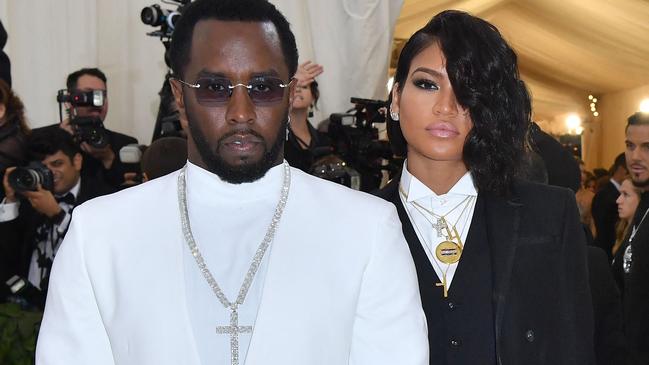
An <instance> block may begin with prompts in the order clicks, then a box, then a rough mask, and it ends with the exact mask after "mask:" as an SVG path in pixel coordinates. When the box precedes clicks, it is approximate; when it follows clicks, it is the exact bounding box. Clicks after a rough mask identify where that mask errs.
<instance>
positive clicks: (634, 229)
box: [629, 208, 649, 242]
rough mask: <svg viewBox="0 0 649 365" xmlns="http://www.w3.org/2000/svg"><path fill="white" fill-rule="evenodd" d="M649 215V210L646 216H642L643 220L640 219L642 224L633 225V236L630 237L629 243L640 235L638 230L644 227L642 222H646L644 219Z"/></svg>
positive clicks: (645, 213) (646, 211)
mask: <svg viewBox="0 0 649 365" xmlns="http://www.w3.org/2000/svg"><path fill="white" fill-rule="evenodd" d="M647 213H649V208H647V210H645V212H644V215H643V216H642V219H640V223H638V225H637V226H636V225H633V226H632V227H631V236H630V237H629V242H631V241H633V239H634V238H635V234H636V233H638V229H640V226H641V225H642V222H644V219H645V218H646V217H647Z"/></svg>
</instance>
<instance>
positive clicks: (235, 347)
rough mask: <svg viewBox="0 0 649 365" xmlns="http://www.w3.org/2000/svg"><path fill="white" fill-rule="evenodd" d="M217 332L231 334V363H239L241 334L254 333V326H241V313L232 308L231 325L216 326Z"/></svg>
mask: <svg viewBox="0 0 649 365" xmlns="http://www.w3.org/2000/svg"><path fill="white" fill-rule="evenodd" d="M216 333H218V334H221V335H230V363H231V364H232V365H239V334H240V333H252V326H239V314H238V313H237V311H236V309H232V312H231V313H230V325H229V326H216Z"/></svg>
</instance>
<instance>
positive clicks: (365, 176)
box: [314, 98, 399, 191]
mask: <svg viewBox="0 0 649 365" xmlns="http://www.w3.org/2000/svg"><path fill="white" fill-rule="evenodd" d="M350 101H351V102H352V103H353V104H354V107H353V108H351V109H350V110H348V111H347V112H346V113H342V114H338V113H336V114H331V116H330V117H329V120H330V122H329V131H328V134H329V137H330V138H331V140H332V142H333V148H334V154H336V155H337V156H339V157H340V158H341V160H342V161H344V162H345V165H346V166H348V168H351V169H353V170H354V171H355V172H357V174H358V175H359V176H360V186H359V189H360V190H362V191H372V190H375V189H378V188H379V187H380V185H381V180H382V179H383V171H387V172H388V174H389V175H390V176H392V175H393V174H394V172H396V171H398V170H399V165H398V163H396V162H395V161H394V158H393V154H392V150H391V148H390V143H389V142H388V141H381V140H379V130H378V128H376V127H375V124H378V123H385V122H386V120H385V111H386V110H387V103H386V102H385V101H382V100H371V99H361V98H351V100H350ZM349 119H351V122H345V120H349ZM318 168H320V166H317V165H316V166H314V170H316V171H317V170H318ZM321 171H324V170H323V169H321ZM322 177H324V178H326V177H325V176H322ZM353 179H354V177H353V176H352V177H351V180H352V181H353Z"/></svg>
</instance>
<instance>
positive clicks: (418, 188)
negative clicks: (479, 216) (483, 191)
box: [399, 160, 478, 202]
mask: <svg viewBox="0 0 649 365" xmlns="http://www.w3.org/2000/svg"><path fill="white" fill-rule="evenodd" d="M399 182H400V184H401V188H402V189H403V191H404V192H405V193H406V195H407V196H408V198H407V201H408V202H412V201H416V200H419V199H421V198H427V197H432V198H436V199H439V198H442V197H446V196H452V195H460V196H469V195H470V196H477V195H478V190H477V189H476V188H475V185H474V184H473V177H472V176H471V172H469V171H467V172H466V173H465V174H464V175H463V176H462V177H461V178H460V180H458V181H457V182H456V183H455V185H453V187H452V188H451V189H450V190H449V191H448V193H446V194H442V195H437V194H436V193H435V192H434V191H432V190H431V189H430V188H429V187H428V186H426V185H425V184H424V183H423V182H421V181H420V180H419V179H417V177H416V176H414V175H412V174H411V173H410V171H408V160H406V161H405V162H404V163H403V172H402V173H401V180H400V181H399Z"/></svg>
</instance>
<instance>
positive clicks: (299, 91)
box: [292, 84, 313, 109]
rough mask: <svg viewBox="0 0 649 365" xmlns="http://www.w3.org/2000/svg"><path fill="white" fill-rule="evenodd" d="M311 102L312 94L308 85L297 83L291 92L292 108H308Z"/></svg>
mask: <svg viewBox="0 0 649 365" xmlns="http://www.w3.org/2000/svg"><path fill="white" fill-rule="evenodd" d="M311 104H313V94H312V93H311V88H310V87H309V85H308V84H307V85H304V84H298V85H297V86H296V87H295V93H294V94H293V105H292V106H293V109H308V108H309V107H310V106H311Z"/></svg>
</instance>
